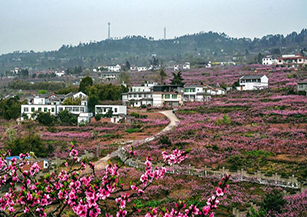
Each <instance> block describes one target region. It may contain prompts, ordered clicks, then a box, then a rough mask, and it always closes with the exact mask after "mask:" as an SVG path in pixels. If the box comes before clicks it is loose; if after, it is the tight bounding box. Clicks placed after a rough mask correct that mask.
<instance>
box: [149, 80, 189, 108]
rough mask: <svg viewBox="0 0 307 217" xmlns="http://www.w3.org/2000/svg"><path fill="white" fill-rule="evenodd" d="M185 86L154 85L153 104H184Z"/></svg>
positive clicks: (172, 105) (173, 105)
mask: <svg viewBox="0 0 307 217" xmlns="http://www.w3.org/2000/svg"><path fill="white" fill-rule="evenodd" d="M182 89H183V87H181V86H178V85H156V86H153V92H152V98H153V103H152V105H153V106H163V105H168V106H171V107H178V106H180V105H182V104H183V92H182Z"/></svg>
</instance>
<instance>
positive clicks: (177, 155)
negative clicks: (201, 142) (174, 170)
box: [162, 149, 187, 165]
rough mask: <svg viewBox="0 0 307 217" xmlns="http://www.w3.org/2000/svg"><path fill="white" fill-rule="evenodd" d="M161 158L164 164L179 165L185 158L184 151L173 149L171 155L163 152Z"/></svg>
mask: <svg viewBox="0 0 307 217" xmlns="http://www.w3.org/2000/svg"><path fill="white" fill-rule="evenodd" d="M162 157H163V160H164V162H167V163H168V164H169V165H172V164H179V163H181V162H182V161H183V160H184V159H186V158H187V155H186V152H185V151H180V150H178V149H175V150H174V151H173V153H171V154H168V153H167V152H166V151H163V152H162Z"/></svg>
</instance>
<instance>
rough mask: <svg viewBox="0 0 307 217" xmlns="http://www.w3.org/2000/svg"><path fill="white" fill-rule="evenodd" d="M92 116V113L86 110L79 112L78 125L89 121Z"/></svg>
mask: <svg viewBox="0 0 307 217" xmlns="http://www.w3.org/2000/svg"><path fill="white" fill-rule="evenodd" d="M92 117H93V113H88V112H86V113H80V114H79V116H78V125H80V124H88V123H90V122H91V118H92Z"/></svg>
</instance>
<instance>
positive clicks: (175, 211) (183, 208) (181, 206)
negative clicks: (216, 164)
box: [145, 174, 230, 217]
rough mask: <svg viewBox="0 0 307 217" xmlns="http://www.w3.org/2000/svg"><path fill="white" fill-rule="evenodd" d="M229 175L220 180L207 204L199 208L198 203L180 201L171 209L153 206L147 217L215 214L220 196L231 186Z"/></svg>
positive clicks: (185, 216) (211, 216)
mask: <svg viewBox="0 0 307 217" xmlns="http://www.w3.org/2000/svg"><path fill="white" fill-rule="evenodd" d="M229 178H230V177H229V175H228V174H226V175H225V176H224V177H223V178H222V182H219V187H217V188H216V191H215V193H214V194H213V195H212V196H211V197H210V198H209V199H208V200H207V205H206V206H204V207H202V208H201V209H199V208H198V207H197V206H196V205H193V204H192V205H190V206H189V207H187V205H186V204H185V203H184V202H183V201H179V203H176V204H175V208H172V209H171V210H168V209H162V210H160V211H158V208H157V207H155V208H151V210H150V212H148V213H147V214H146V215H145V217H158V216H163V217H175V216H176V217H177V216H182V217H188V216H196V215H203V216H207V215H209V217H213V216H214V212H213V210H215V209H217V208H218V204H219V202H220V201H219V200H218V197H221V196H223V195H224V193H225V192H226V189H227V188H229V185H228V184H227V182H228V180H229Z"/></svg>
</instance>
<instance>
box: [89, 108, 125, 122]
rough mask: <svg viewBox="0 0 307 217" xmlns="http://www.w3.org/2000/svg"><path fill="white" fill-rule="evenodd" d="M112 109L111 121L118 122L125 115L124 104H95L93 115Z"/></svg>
mask: <svg viewBox="0 0 307 217" xmlns="http://www.w3.org/2000/svg"><path fill="white" fill-rule="evenodd" d="M109 110H111V111H112V117H111V119H110V121H111V123H118V122H119V121H120V120H121V119H124V118H125V117H126V116H127V106H124V105H95V115H97V114H107V113H108V112H109Z"/></svg>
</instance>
